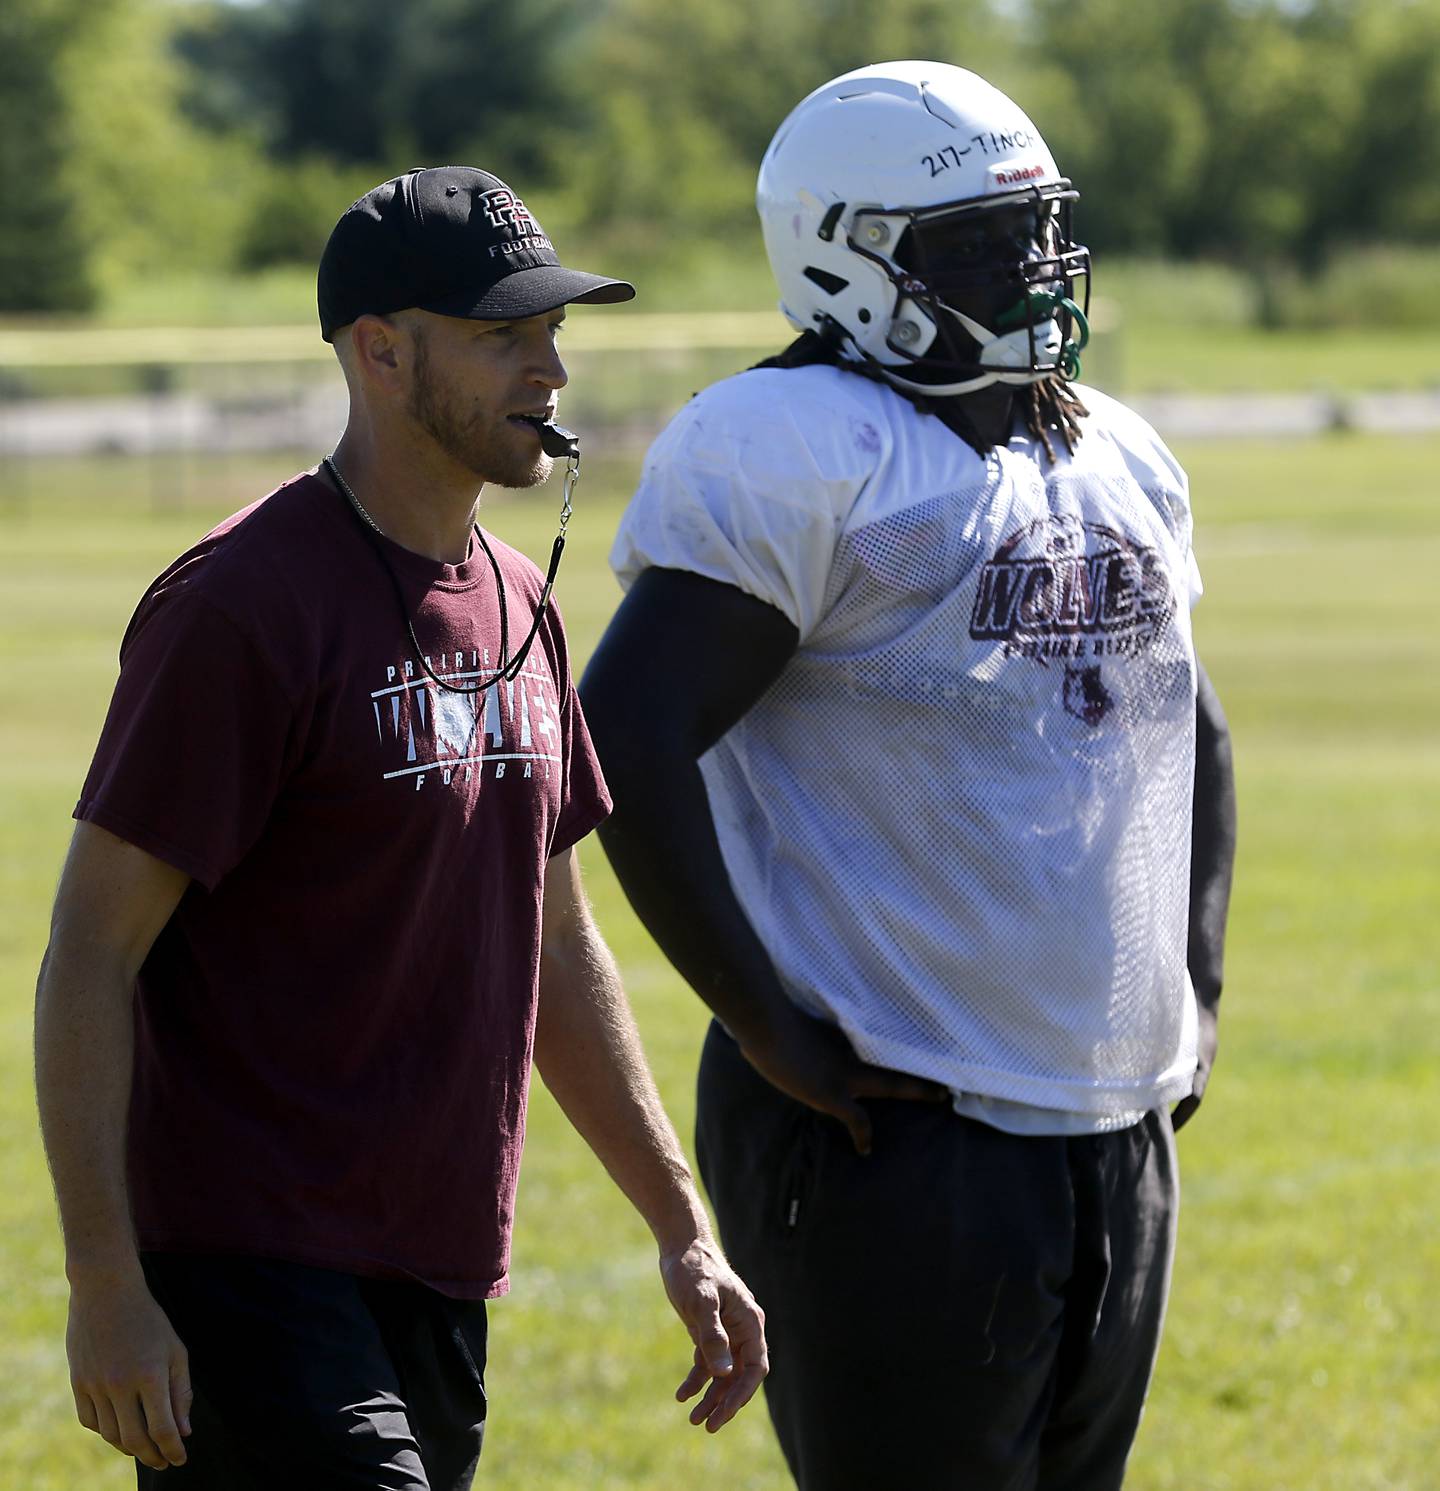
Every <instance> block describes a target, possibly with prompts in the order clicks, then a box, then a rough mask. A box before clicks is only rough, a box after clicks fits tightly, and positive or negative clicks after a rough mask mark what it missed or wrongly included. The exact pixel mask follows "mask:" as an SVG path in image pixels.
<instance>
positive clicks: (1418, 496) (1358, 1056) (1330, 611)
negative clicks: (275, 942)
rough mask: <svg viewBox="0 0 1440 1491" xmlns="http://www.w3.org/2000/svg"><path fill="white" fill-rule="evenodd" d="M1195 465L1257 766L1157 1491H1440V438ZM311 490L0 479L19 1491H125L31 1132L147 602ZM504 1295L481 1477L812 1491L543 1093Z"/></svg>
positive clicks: (1228, 667)
mask: <svg viewBox="0 0 1440 1491" xmlns="http://www.w3.org/2000/svg"><path fill="white" fill-rule="evenodd" d="M1181 455H1182V457H1183V458H1184V459H1185V460H1186V461H1187V463H1188V464H1189V466H1190V468H1191V470H1192V473H1193V477H1194V485H1195V500H1196V508H1197V515H1198V522H1199V532H1200V538H1199V543H1198V548H1199V553H1200V558H1201V563H1202V567H1203V569H1204V573H1205V579H1206V584H1207V595H1206V598H1205V601H1204V602H1203V604H1202V607H1201V610H1200V612H1199V613H1198V615H1197V630H1198V634H1199V638H1200V645H1201V650H1202V652H1203V654H1204V656H1205V657H1206V659H1207V662H1208V664H1209V667H1210V671H1211V673H1212V676H1213V677H1214V679H1215V681H1216V683H1217V685H1218V687H1219V689H1220V692H1221V695H1222V697H1223V698H1224V700H1225V702H1226V704H1227V707H1228V709H1229V712H1230V716H1231V721H1232V726H1233V729H1234V734H1235V740H1236V749H1237V755H1238V764H1239V774H1240V791H1241V804H1240V806H1241V815H1242V822H1241V828H1242V853H1241V860H1240V865H1239V872H1238V880H1237V889H1236V900H1235V907H1234V917H1233V933H1232V941H1231V953H1230V960H1229V985H1228V993H1227V996H1226V1006H1227V1009H1226V1016H1225V1019H1224V1021H1223V1024H1222V1030H1223V1043H1222V1054H1221V1064H1220V1067H1219V1069H1218V1071H1217V1075H1216V1078H1215V1081H1214V1085H1213V1087H1212V1090H1211V1096H1210V1098H1209V1100H1208V1101H1207V1104H1206V1106H1205V1108H1204V1109H1203V1111H1202V1112H1201V1114H1200V1116H1199V1117H1198V1119H1197V1120H1196V1121H1195V1123H1194V1124H1193V1125H1192V1126H1191V1128H1190V1129H1188V1130H1187V1131H1186V1132H1185V1133H1184V1134H1183V1135H1182V1139H1181V1150H1182V1156H1183V1163H1184V1169H1185V1192H1186V1203H1185V1215H1184V1219H1183V1224H1182V1236H1181V1247H1180V1255H1179V1261H1178V1268H1177V1277H1176V1283H1175V1291H1174V1296H1173V1300H1172V1305H1171V1313H1170V1321H1169V1326H1168V1333H1167V1338H1166V1343H1165V1347H1164V1351H1163V1354H1162V1359H1161V1363H1160V1369H1159V1374H1158V1377H1157V1381H1156V1385H1155V1389H1154V1391H1153V1393H1152V1397H1151V1403H1150V1409H1149V1412H1148V1416H1147V1419H1146V1422H1145V1425H1144V1427H1143V1429H1142V1433H1141V1438H1140V1442H1139V1445H1138V1448H1137V1450H1136V1454H1135V1458H1134V1461H1133V1471H1132V1474H1131V1477H1130V1481H1129V1487H1130V1488H1131V1491H1162V1488H1166V1491H1300V1488H1305V1491H1382V1488H1383V1491H1430V1488H1433V1487H1435V1486H1436V1485H1437V1483H1440V1471H1437V1468H1436V1467H1437V1465H1440V1411H1437V1404H1440V1332H1437V1330H1436V1328H1435V1323H1434V1305H1433V1293H1434V1288H1435V1283H1436V1280H1437V1279H1440V1075H1437V1074H1440V967H1437V942H1440V939H1437V935H1436V919H1437V908H1440V626H1437V621H1440V616H1437V606H1436V594H1437V591H1436V582H1435V576H1436V575H1437V573H1440V493H1437V490H1436V482H1435V472H1436V469H1437V467H1440V439H1436V438H1425V439H1419V438H1417V439H1414V440H1409V441H1388V442H1382V441H1379V440H1375V439H1370V438H1362V437H1356V436H1334V437H1330V438H1328V439H1326V440H1323V441H1315V442H1312V443H1307V444H1298V445H1297V444H1282V443H1268V442H1255V443H1249V444H1240V443H1234V444H1207V445H1203V446H1196V447H1192V448H1189V449H1185V450H1182V451H1181ZM310 458H311V457H308V456H307V457H306V460H307V461H308V460H309V459H310ZM290 469H291V464H290V462H288V461H287V460H286V459H285V458H283V457H278V458H274V459H269V460H267V461H265V462H263V463H262V462H241V461H235V460H232V461H230V462H228V463H227V464H226V465H224V466H223V467H222V468H220V469H219V471H218V472H217V474H216V476H215V480H214V486H213V489H212V490H211V493H210V497H209V499H208V500H207V501H206V503H205V505H204V507H203V508H201V507H199V506H196V505H190V506H186V507H179V508H176V507H173V506H172V507H160V508H157V505H156V502H155V500H154V494H155V492H156V491H157V490H175V491H179V490H183V489H185V488H187V487H190V486H192V485H193V483H192V482H190V481H188V480H187V481H186V482H183V483H182V482H179V481H178V480H177V481H175V482H170V481H169V479H168V478H167V477H166V475H165V473H164V472H163V471H158V472H157V468H155V467H153V466H152V465H151V464H149V463H141V462H123V461H113V462H110V463H105V464H102V463H98V462H73V463H72V462H60V461H57V462H53V463H44V464H35V465H32V466H31V467H30V468H29V470H28V472H27V489H26V496H25V500H24V501H23V502H21V501H8V502H7V501H6V500H5V496H4V492H3V490H0V668H3V677H4V693H3V698H4V709H3V713H0V836H3V837H0V843H3V859H0V1238H3V1243H0V1343H3V1344H0V1351H3V1361H0V1465H3V1466H4V1467H5V1471H4V1472H3V1474H0V1480H3V1481H4V1483H5V1484H6V1485H7V1486H9V1485H13V1486H15V1487H17V1488H19V1487H24V1488H26V1491H92V1488H94V1491H105V1488H119V1487H122V1486H125V1485H128V1484H131V1483H132V1482H131V1481H130V1478H129V1472H128V1468H127V1466H126V1465H125V1463H123V1462H122V1461H121V1460H120V1459H119V1458H118V1457H117V1456H115V1455H114V1454H113V1453H112V1452H111V1451H109V1450H108V1449H106V1448H105V1447H104V1446H103V1445H102V1444H100V1443H99V1441H98V1440H96V1439H94V1438H93V1437H92V1436H90V1435H88V1434H86V1433H85V1432H84V1431H83V1430H81V1429H79V1428H78V1427H77V1426H76V1424H75V1423H74V1420H73V1417H72V1411H71V1408H70V1405H69V1395H68V1392H67V1388H66V1379H65V1365H64V1356H63V1349H62V1336H63V1328H64V1308H65V1295H64V1286H63V1281H62V1278H61V1271H60V1254H59V1245H58V1238H57V1234H56V1229H55V1225H54V1220H53V1208H52V1203H51V1200H50V1195H49V1189H48V1183H47V1179H46V1175H45V1170H44V1163H43V1159H42V1157H41V1154H40V1149H39V1144H38V1138H37V1134H36V1129H35V1121H34V1108H33V1097H32V1087H31V1078H30V1055H29V1046H30V1005H31V990H32V987H33V979H34V973H35V969H36V966H37V964H38V961H39V958H40V954H41V951H42V948H43V944H44V938H45V922H46V916H47V912H48V905H49V899H50V896H51V893H52V890H53V885H54V880H55V875H56V870H57V867H58V863H59V859H60V856H61V853H62V851H63V847H64V844H65V841H66V838H67V835H68V832H69V824H68V815H69V811H70V808H71V806H72V804H73V802H74V799H75V796H76V792H77V789H78V785H79V782H80V780H81V777H82V775H83V773H84V769H85V766H86V764H87V761H88V758H89V753H90V750H91V748H92V745H93V742H94V737H95V734H96V730H97V728H98V725H99V721H100V719H101V715H102V712H103V710H104V708H105V705H106V702H107V700H108V696H109V690H110V686H111V682H112V679H113V676H114V666H115V665H114V658H115V649H116V645H117V642H118V638H119V635H120V632H121V629H122V627H123V625H124V622H125V619H126V617H127V616H128V614H129V611H130V608H131V606H132V604H133V602H134V599H135V597H136V596H137V595H138V593H139V591H140V589H141V588H142V587H143V585H144V584H145V582H146V581H147V580H148V579H149V578H150V577H151V575H152V574H153V573H155V572H156V571H157V570H158V569H159V568H161V567H162V565H163V564H164V563H165V562H166V561H168V559H169V558H170V557H172V556H173V554H174V553H175V552H177V551H178V550H179V549H181V548H183V547H184V546H185V545H186V544H187V543H188V542H189V541H190V540H191V539H192V538H193V537H194V536H195V535H197V534H198V533H199V532H200V531H202V530H203V529H204V528H205V527H206V526H207V525H208V523H209V522H210V521H211V520H212V519H213V518H215V517H217V516H219V515H221V514H223V513H224V512H226V511H229V510H231V509H233V508H234V507H237V506H239V505H241V504H242V503H243V502H246V501H248V500H250V499H251V498H252V497H253V496H254V495H256V493H258V492H259V491H261V490H263V489H264V488H265V487H266V486H267V485H268V484H270V483H271V481H272V480H273V479H275V478H278V477H280V476H283V475H285V474H288V471H289V470H290ZM633 470H634V465H633V462H628V461H616V462H613V463H611V464H609V465H605V464H602V463H596V464H595V465H594V466H593V467H592V468H591V469H590V470H588V471H587V474H586V480H585V483H584V485H583V486H582V489H581V492H580V506H579V508H578V511H577V514H576V517H575V521H574V523H573V524H572V528H571V533H572V542H571V546H570V549H569V551H568V553H567V558H566V562H565V567H564V569H563V571H562V574H561V580H560V595H561V599H562V603H563V604H564V606H565V608H566V611H567V615H568V619H569V622H570V626H571V630H572V632H573V634H574V637H575V642H576V652H577V654H578V655H579V656H580V657H581V658H583V657H584V655H585V654H586V653H587V652H588V649H589V647H590V645H591V644H592V642H593V640H594V638H595V636H596V634H597V632H598V629H599V628H600V627H601V626H602V625H603V623H604V620H605V618H606V616H607V615H608V614H609V612H610V610H611V608H612V606H613V604H614V601H615V598H616V592H615V590H614V587H613V584H612V582H611V581H610V579H609V576H608V572H607V571H606V570H605V567H604V562H603V554H604V549H605V546H606V542H607V540H608V537H609V534H610V532H611V530H612V528H613V526H614V522H615V518H616V515H617V513H618V510H619V506H620V504H621V502H622V501H623V497H624V493H625V491H626V488H627V485H628V483H629V481H630V479H631V478H632V476H633ZM4 479H5V476H4V472H3V470H0V483H3V481H4ZM157 483H158V485H157ZM557 497H558V493H557V492H555V491H554V489H553V488H552V489H548V490H547V491H546V492H545V493H542V494H539V495H538V496H536V497H534V498H533V499H526V500H525V501H523V502H521V501H512V502H508V503H504V504H499V505H496V506H495V507H494V508H493V510H492V511H491V514H490V521H491V523H492V526H494V527H495V528H496V529H497V530H498V531H500V532H501V533H502V534H504V535H505V536H506V537H508V538H511V539H512V540H514V541H517V542H519V543H520V544H521V545H522V546H523V547H525V548H526V549H527V551H528V552H530V553H531V554H533V555H536V556H543V555H544V553H546V552H547V551H548V546H549V535H550V533H551V532H552V531H553V530H552V527H551V525H552V522H553V517H554V508H555V500H556V498H557ZM586 862H587V866H588V878H589V882H590V887H591V891H592V895H593V897H594V899H595V901H596V903H597V907H598V911H599V915H600V918H601V922H602V925H603V926H604V927H605V928H606V930H607V932H608V934H609V936H610V938H611V941H612V943H613V945H614V946H615V948H616V951H617V953H618V954H619V957H620V960H621V962H622V964H623V966H624V969H625V972H626V976H627V980H628V985H629V988H630V991H631V995H632V997H633V1000H634V1003H635V1006H636V1010H637V1014H638V1017H639V1020H640V1024H641V1027H642V1030H643V1033H644V1036H645V1039H646V1042H647V1045H648V1048H649V1051H650V1054H651V1058H652V1061H653V1063H654V1066H655V1068H656V1072H657V1075H658V1078H659V1081H660V1085H661V1088H662V1091H663V1093H664V1095H665V1098H666V1100H667V1102H668V1104H669V1106H670V1110H671V1112H672V1114H673V1115H674V1117H675V1119H676V1121H677V1124H678V1125H679V1127H680V1129H681V1132H682V1134H686V1135H687V1136H688V1131H689V1125H690V1120H691V1113H692V1097H691V1084H692V1079H693V1074H694V1068H695V1058H696V1051H697V1047H698V1042H699V1037H700V1032H701V1029H702V1026H703V1018H702V1015H701V1013H700V1010H699V1007H698V1004H697V1003H696V1001H695V1000H694V999H693V998H692V997H691V996H690V995H689V994H688V993H687V992H686V991H685V990H684V989H683V988H681V987H680V986H679V984H678V982H677V980H676V978H675V977H674V976H673V975H672V973H671V972H670V971H669V969H668V966H667V965H666V964H665V963H664V962H663V961H662V960H661V959H660V958H659V957H658V956H657V954H656V953H655V952H654V950H653V949H652V947H651V946H650V944H649V942H648V940H647V939H646V937H645V936H644V934H643V933H642V932H641V931H640V930H639V928H638V926H637V924H636V923H635V922H634V920H633V919H632V917H631V916H630V914H629V912H628V910H627V908H626V907H625V906H624V904H623V901H622V898H621V897H620V895H619V893H618V891H617V889H616V887H615V884H614V882H613V880H612V879H611V877H610V875H609V872H608V869H607V867H606V865H605V862H604V857H603V855H602V853H601V852H600V851H599V849H598V848H595V847H592V848H590V849H589V851H588V855H587V861H586ZM513 1278H514V1293H513V1294H512V1295H511V1296H510V1297H509V1298H508V1299H506V1300H504V1301H502V1302H500V1303H499V1304H498V1305H496V1307H495V1308H494V1309H493V1311H492V1314H491V1321H492V1357H491V1370H490V1374H489V1380H490V1388H491V1394H492V1405H493V1407H492V1419H491V1439H490V1442H489V1444H488V1446H487V1449H486V1455H485V1462H484V1468H483V1470H482V1475H481V1484H482V1485H484V1486H486V1487H489V1488H494V1491H500V1488H505V1491H521V1488H524V1491H534V1488H538V1487H544V1488H546V1491H598V1488H611V1487H613V1488H620V1487H645V1488H653V1491H681V1488H689V1487H693V1486H699V1485H716V1486H722V1485H723V1486H725V1487H729V1488H751V1491H783V1488H784V1487H785V1486H787V1485H788V1481H787V1479H786V1477H785V1476H784V1473H783V1469H782V1466H781V1461H780V1458H779V1455H778V1453H777V1451H776V1449H775V1448H774V1445H773V1441H772V1439H771V1436H770V1432H769V1426H768V1422H767V1420H766V1419H765V1417H764V1414H763V1410H761V1409H760V1408H758V1407H756V1408H754V1409H752V1410H751V1411H750V1412H749V1413H748V1414H747V1415H745V1416H743V1417H742V1419H741V1420H739V1421H737V1422H736V1423H735V1424H734V1425H732V1426H731V1427H730V1428H729V1429H727V1430H726V1431H725V1433H724V1434H722V1435H721V1436H720V1437H719V1439H717V1440H709V1439H706V1438H704V1437H703V1436H701V1435H699V1434H697V1433H696V1432H695V1431H693V1430H691V1429H690V1428H689V1427H688V1426H687V1425H686V1424H685V1423H684V1420H683V1414H682V1413H681V1411H680V1410H679V1409H678V1408H677V1407H676V1405H675V1404H674V1403H672V1402H671V1401H670V1393H671V1390H672V1389H673V1386H674V1384H675V1383H676V1382H677V1381H678V1380H679V1378H680V1376H681V1375H682V1372H683V1369H684V1366H685V1363H686V1360H687V1357H688V1352H687V1351H686V1350H685V1348H684V1343H683V1341H682V1339H681V1336H680V1332H679V1328H678V1326H676V1325H675V1324H674V1323H673V1321H672V1320H671V1319H670V1318H669V1316H668V1313H667V1310H666V1307H665V1306H664V1304H663V1302H662V1299H661V1294H660V1290H659V1287H658V1283H657V1280H656V1278H655V1273H654V1266H653V1260H652V1254H651V1248H650V1246H649V1240H648V1234H647V1233H646V1232H645V1231H644V1229H643V1227H642V1226H641V1224H640V1223H639V1222H638V1220H637V1219H636V1218H635V1217H634V1216H633V1215H632V1214H630V1213H629V1212H628V1210H627V1208H626V1206H625V1204H624V1203H623V1202H622V1201H621V1200H620V1199H619V1197H618V1196H617V1195H616V1194H615V1193H614V1192H613V1191H612V1190H611V1189H610V1187H609V1186H608V1183H607V1182H605V1181H604V1179H603V1178H602V1176H601V1174H600V1172H599V1169H598V1166H597V1165H596V1164H595V1163H594V1162H593V1161H592V1160H591V1159H590V1157H589V1155H588V1153H587V1152H586V1151H585V1149H584V1147H583V1145H581V1144H580V1142H579V1141H578V1140H577V1139H576V1138H575V1136H574V1135H573V1134H572V1133H570V1132H569V1131H568V1130H567V1128H566V1127H565V1125H564V1122H563V1120H561V1119H560V1118H559V1117H558V1115H557V1112H556V1111H555V1109H554V1108H553V1106H552V1105H551V1103H550V1102H549V1100H548V1098H546V1096H545V1095H544V1093H543V1092H541V1091H538V1090H537V1094H536V1098H535V1101H534V1102H533V1104H532V1109H531V1133H530V1143H529V1146H528V1149H527V1156H526V1162H525V1170H524V1175H523V1177H522V1182H521V1195H520V1224H519V1229H518V1232H517V1235H516V1240H515V1256H514V1268H513ZM845 1306H846V1301H845V1300H837V1301H836V1308H837V1310H841V1311H843V1309H844V1308H845ZM857 1406H859V1405H857ZM844 1427H845V1426H837V1431H843V1428H844ZM876 1491H912V1488H876ZM913 1491H929V1488H913Z"/></svg>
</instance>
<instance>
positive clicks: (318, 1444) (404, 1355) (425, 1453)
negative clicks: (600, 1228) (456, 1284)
mask: <svg viewBox="0 0 1440 1491" xmlns="http://www.w3.org/2000/svg"><path fill="white" fill-rule="evenodd" d="M142 1261H143V1263H144V1266H145V1276H146V1279H147V1280H148V1281H149V1284H150V1289H151V1292H152V1293H153V1294H154V1296H155V1298H156V1300H157V1301H158V1302H159V1304H160V1306H161V1308H162V1309H163V1310H164V1311H165V1313H166V1314H167V1315H168V1316H169V1318H170V1322H171V1324H172V1325H173V1326H174V1327H175V1331H176V1333H177V1334H178V1335H179V1337H180V1339H181V1340H182V1341H183V1342H184V1343H185V1346H186V1349H187V1350H188V1352H189V1354H190V1376H191V1383H192V1385H193V1387H194V1390H195V1402H194V1406H193V1408H192V1410H191V1415H190V1418H191V1426H192V1433H191V1434H190V1437H189V1438H188V1439H187V1440H186V1441H185V1450H186V1455H187V1457H188V1458H187V1460H186V1463H185V1464H184V1465H183V1466H172V1467H170V1468H169V1469H167V1470H164V1471H154V1470H150V1469H148V1468H147V1467H145V1466H143V1465H140V1464H138V1462H137V1466H136V1470H137V1474H138V1479H139V1484H140V1486H141V1487H142V1488H145V1491H183V1488H186V1487H188V1488H191V1491H202V1488H203V1491H262V1488H263V1491H291V1488H294V1491H301V1488H305V1491H321V1488H324V1491H330V1488H335V1491H339V1488H342V1487H354V1488H357V1491H359V1488H361V1487H363V1488H365V1491H465V1488H467V1487H469V1485H470V1484H471V1481H472V1479H473V1478H474V1474H475V1466H476V1463H477V1462H478V1460H479V1458H480V1447H481V1443H482V1440H483V1438H484V1434H485V1381H484V1373H485V1306H484V1304H483V1302H481V1301H478V1300H476V1301H470V1300H454V1299H449V1298H447V1297H446V1296H444V1295H442V1294H438V1293H436V1292H435V1291H434V1290H432V1289H427V1288H425V1287H424V1286H423V1285H421V1284H412V1283H405V1282H395V1281H391V1280H378V1279H363V1278H357V1277H355V1276H354V1275H352V1274H346V1273H339V1272H335V1271H332V1270H330V1269H323V1268H310V1267H307V1266H305V1265H303V1264H298V1263H285V1262H279V1261H276V1260H271V1259H260V1258H236V1257H221V1256H215V1255H209V1254H206V1255H196V1254H182V1253H147V1254H145V1255H144V1257H143V1260H142Z"/></svg>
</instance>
